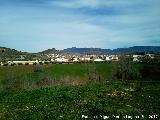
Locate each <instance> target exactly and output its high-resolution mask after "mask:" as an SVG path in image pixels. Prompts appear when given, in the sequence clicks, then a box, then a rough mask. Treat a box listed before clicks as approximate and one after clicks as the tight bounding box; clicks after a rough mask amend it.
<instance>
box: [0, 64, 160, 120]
mask: <svg viewBox="0 0 160 120" xmlns="http://www.w3.org/2000/svg"><path fill="white" fill-rule="evenodd" d="M135 67H137V68H138V69H139V68H141V67H142V65H139V64H138V65H135ZM149 68H150V67H149ZM156 68H157V67H156ZM38 69H39V68H38ZM112 69H113V66H112V64H103V63H101V64H94V65H93V64H90V65H89V66H86V64H73V65H47V66H43V68H40V69H39V70H40V71H34V70H35V69H34V68H33V66H7V67H0V80H1V81H0V86H1V90H0V119H2V120H5V119H10V120H21V119H24V120H44V119H47V120H50V119H51V120H81V119H85V118H86V119H88V120H93V119H97V120H100V119H102V120H104V119H124V120H126V119H131V118H132V119H136V118H137V119H142V120H146V119H150V118H155V119H157V120H158V119H159V115H160V114H159V111H160V99H159V98H160V94H159V92H160V87H159V86H160V82H159V80H158V77H159V76H157V77H156V79H155V80H154V76H153V75H152V74H151V75H150V76H149V74H147V76H148V77H146V78H145V75H144V78H145V79H139V80H130V81H123V80H113V79H110V77H111V73H112ZM152 71H153V69H152ZM155 71H158V69H155ZM149 73H150V72H149ZM157 73H158V72H157ZM94 75H96V76H98V79H97V81H94V79H93V81H91V80H92V79H91V78H92V77H93V76H94ZM88 76H91V78H90V79H89V78H88ZM93 78H94V77H93ZM99 78H100V79H99ZM152 78H153V79H152ZM82 117H83V118H82Z"/></svg>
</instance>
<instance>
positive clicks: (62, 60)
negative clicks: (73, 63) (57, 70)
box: [55, 58, 68, 62]
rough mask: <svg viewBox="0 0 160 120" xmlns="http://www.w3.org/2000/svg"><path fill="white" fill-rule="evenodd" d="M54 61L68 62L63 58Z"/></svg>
mask: <svg viewBox="0 0 160 120" xmlns="http://www.w3.org/2000/svg"><path fill="white" fill-rule="evenodd" d="M55 61H56V62H68V59H65V58H56V59H55Z"/></svg>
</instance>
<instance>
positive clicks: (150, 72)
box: [139, 65, 160, 80]
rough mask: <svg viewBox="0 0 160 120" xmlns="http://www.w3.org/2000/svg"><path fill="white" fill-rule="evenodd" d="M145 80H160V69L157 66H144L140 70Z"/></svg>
mask: <svg viewBox="0 0 160 120" xmlns="http://www.w3.org/2000/svg"><path fill="white" fill-rule="evenodd" d="M139 71H140V74H141V76H142V78H143V79H154V80H159V79H160V67H159V66H155V65H144V66H143V68H141V69H140V70H139Z"/></svg>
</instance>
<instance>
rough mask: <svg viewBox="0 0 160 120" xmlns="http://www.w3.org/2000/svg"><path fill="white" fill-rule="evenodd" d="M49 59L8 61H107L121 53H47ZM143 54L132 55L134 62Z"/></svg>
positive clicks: (116, 57) (29, 62)
mask: <svg viewBox="0 0 160 120" xmlns="http://www.w3.org/2000/svg"><path fill="white" fill-rule="evenodd" d="M147 55H148V56H149V57H150V58H154V56H153V55H152V54H147ZM46 56H47V57H48V60H41V59H37V60H32V61H24V60H17V61H7V64H8V65H13V64H19V65H20V64H21V65H22V64H23V65H25V64H26V65H33V64H41V63H42V64H43V63H47V62H48V63H49V62H53V63H66V62H67V63H70V62H71V63H73V62H90V61H94V62H105V61H118V60H119V57H120V55H73V54H46ZM142 57H143V55H132V59H133V62H140V58H142ZM0 65H4V63H2V62H1V63H0Z"/></svg>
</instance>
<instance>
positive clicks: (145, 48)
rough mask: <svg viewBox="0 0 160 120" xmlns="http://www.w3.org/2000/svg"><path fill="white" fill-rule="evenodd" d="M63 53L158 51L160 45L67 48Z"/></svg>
mask: <svg viewBox="0 0 160 120" xmlns="http://www.w3.org/2000/svg"><path fill="white" fill-rule="evenodd" d="M63 52H64V53H70V54H127V53H128V54H130V53H142V52H144V53H160V46H133V47H129V48H117V49H113V50H111V49H101V48H76V47H72V48H67V49H64V50H63Z"/></svg>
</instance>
